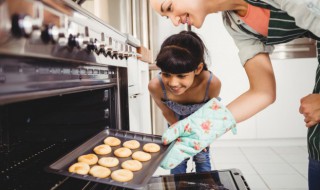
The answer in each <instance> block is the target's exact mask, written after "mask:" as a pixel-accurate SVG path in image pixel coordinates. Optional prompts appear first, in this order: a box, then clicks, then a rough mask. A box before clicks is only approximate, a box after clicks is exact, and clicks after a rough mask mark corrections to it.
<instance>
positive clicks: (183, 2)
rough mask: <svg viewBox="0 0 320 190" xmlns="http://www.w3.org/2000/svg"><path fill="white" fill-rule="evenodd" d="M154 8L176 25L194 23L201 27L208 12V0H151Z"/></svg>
mask: <svg viewBox="0 0 320 190" xmlns="http://www.w3.org/2000/svg"><path fill="white" fill-rule="evenodd" d="M150 3H151V6H152V8H153V9H154V10H155V11H156V12H158V13H159V14H160V15H162V16H166V17H168V18H170V19H171V21H172V23H173V24H174V25H175V26H178V25H179V24H188V25H193V26H195V27H196V28H200V27H201V26H202V24H203V22H204V19H205V17H206V16H207V14H208V10H209V7H208V0H150Z"/></svg>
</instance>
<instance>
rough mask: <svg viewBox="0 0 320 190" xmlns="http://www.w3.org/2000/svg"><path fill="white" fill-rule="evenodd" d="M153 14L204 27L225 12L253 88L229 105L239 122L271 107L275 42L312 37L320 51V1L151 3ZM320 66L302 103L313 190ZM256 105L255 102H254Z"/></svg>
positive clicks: (319, 152) (319, 133) (317, 175)
mask: <svg viewBox="0 0 320 190" xmlns="http://www.w3.org/2000/svg"><path fill="white" fill-rule="evenodd" d="M150 1H151V5H152V7H153V8H154V10H155V11H157V12H158V13H159V14H161V15H162V16H167V17H168V18H170V19H171V21H172V22H173V23H174V24H175V25H179V24H188V25H193V26H195V27H197V28H199V27H201V25H202V24H203V21H204V20H205V17H206V16H207V15H208V14H210V13H216V12H222V15H223V20H224V25H225V27H226V29H227V30H228V32H229V33H230V35H231V36H232V38H233V39H234V41H235V43H236V45H237V47H238V49H239V57H240V60H241V63H242V65H243V66H244V69H245V71H246V73H247V76H248V79H249V83H250V88H249V89H248V90H247V91H246V92H245V93H243V94H242V95H240V96H239V97H238V98H236V99H235V100H234V101H232V102H231V103H230V104H229V105H228V106H227V107H228V109H229V110H230V111H231V113H232V115H233V116H234V118H235V120H236V121H237V122H241V121H243V120H246V119H248V118H249V117H251V116H253V115H254V114H256V113H258V112H259V111H261V110H263V109H264V108H266V107H267V106H268V105H270V104H271V103H273V102H274V101H275V98H276V88H275V87H276V84H275V78H274V73H273V69H272V64H271V61H270V58H269V53H270V50H272V48H273V47H272V45H273V44H280V43H285V42H288V41H290V40H293V39H296V38H301V37H308V38H313V39H315V40H317V49H318V61H319V62H320V58H319V50H320V43H319V41H320V27H319V26H320V11H319V10H320V1H319V0H197V1H195V0H150ZM319 70H320V65H319V67H318V69H317V74H316V85H315V87H314V90H313V94H312V95H307V96H305V97H304V98H302V99H301V106H300V113H302V114H303V115H304V117H305V120H304V121H305V123H306V126H307V127H308V149H309V177H308V180H309V189H310V190H316V189H319V188H320V181H319V179H320V124H319V123H320V119H319V118H320V117H319V115H320V104H319V102H320V94H319V92H320V83H319V82H318V81H319V80H320V74H319ZM252 102H254V104H252Z"/></svg>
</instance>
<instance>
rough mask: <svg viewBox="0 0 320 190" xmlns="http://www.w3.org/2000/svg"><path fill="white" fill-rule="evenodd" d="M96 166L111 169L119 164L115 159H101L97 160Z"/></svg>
mask: <svg viewBox="0 0 320 190" xmlns="http://www.w3.org/2000/svg"><path fill="white" fill-rule="evenodd" d="M98 164H100V165H101V166H105V167H108V168H111V167H115V166H117V165H118V164H119V160H118V158H116V157H102V158H100V159H99V161H98Z"/></svg>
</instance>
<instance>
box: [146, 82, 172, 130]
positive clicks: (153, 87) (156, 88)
mask: <svg viewBox="0 0 320 190" xmlns="http://www.w3.org/2000/svg"><path fill="white" fill-rule="evenodd" d="M148 89H149V92H150V95H151V97H152V98H153V100H154V101H155V103H156V104H157V106H158V107H159V108H160V110H161V111H162V115H163V116H164V117H165V118H166V120H167V122H168V123H169V125H172V124H174V123H175V122H177V121H178V119H177V118H176V117H175V115H174V112H173V111H172V110H171V109H169V108H168V107H167V106H166V105H165V104H164V103H163V102H162V100H161V95H162V93H163V92H162V88H161V85H160V82H159V80H158V78H154V79H152V80H150V82H149V84H148Z"/></svg>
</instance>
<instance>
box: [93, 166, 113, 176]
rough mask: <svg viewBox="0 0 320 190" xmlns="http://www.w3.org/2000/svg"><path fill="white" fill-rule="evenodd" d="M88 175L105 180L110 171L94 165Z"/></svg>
mask: <svg viewBox="0 0 320 190" xmlns="http://www.w3.org/2000/svg"><path fill="white" fill-rule="evenodd" d="M89 174H91V175H92V176H94V177H99V178H106V177H108V176H109V175H110V174H111V170H110V169H109V168H106V167H103V166H98V165H95V166H93V167H92V168H91V169H90V171H89Z"/></svg>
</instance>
